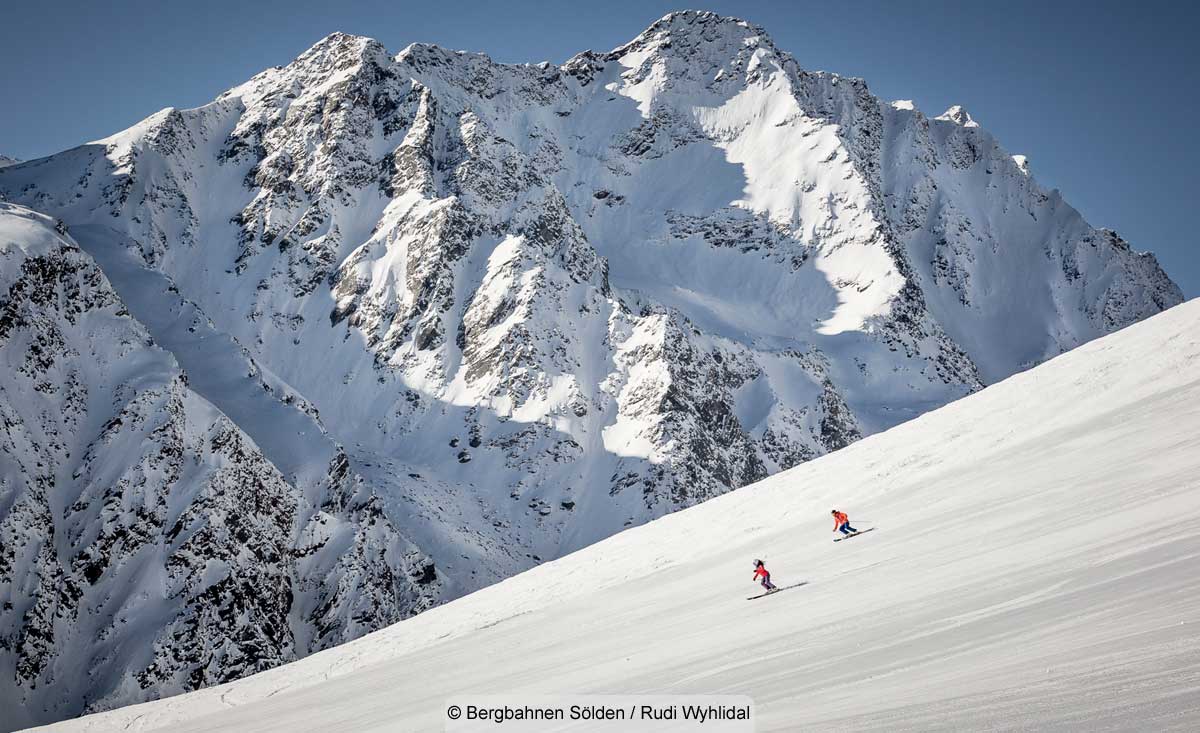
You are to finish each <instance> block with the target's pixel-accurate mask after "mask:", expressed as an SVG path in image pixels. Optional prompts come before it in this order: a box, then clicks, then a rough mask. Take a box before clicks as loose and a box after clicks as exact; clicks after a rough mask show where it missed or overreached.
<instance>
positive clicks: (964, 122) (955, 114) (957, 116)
mask: <svg viewBox="0 0 1200 733" xmlns="http://www.w3.org/2000/svg"><path fill="white" fill-rule="evenodd" d="M934 119H938V120H945V121H946V122H953V123H954V124H956V125H959V126H960V127H979V123H978V122H976V121H975V120H974V118H972V117H971V113H970V112H967V110H966V109H965V108H964V107H963V106H962V105H961V104H956V105H954V106H952V107H951V108H950V109H948V110H946V111H945V112H943V113H941V114H940V115H938V116H937V117H935V118H934Z"/></svg>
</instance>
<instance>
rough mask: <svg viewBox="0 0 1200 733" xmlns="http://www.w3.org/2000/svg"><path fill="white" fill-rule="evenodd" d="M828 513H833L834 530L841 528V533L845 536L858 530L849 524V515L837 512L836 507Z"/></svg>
mask: <svg viewBox="0 0 1200 733" xmlns="http://www.w3.org/2000/svg"><path fill="white" fill-rule="evenodd" d="M830 514H832V515H833V531H834V532H837V531H838V530H841V532H842V534H844V535H847V536H849V535H852V534H854V533H856V532H858V530H857V529H855V528H854V527H851V526H850V517H848V516H846V513H845V512H839V511H838V510H837V509H834V510H833V511H832V512H830Z"/></svg>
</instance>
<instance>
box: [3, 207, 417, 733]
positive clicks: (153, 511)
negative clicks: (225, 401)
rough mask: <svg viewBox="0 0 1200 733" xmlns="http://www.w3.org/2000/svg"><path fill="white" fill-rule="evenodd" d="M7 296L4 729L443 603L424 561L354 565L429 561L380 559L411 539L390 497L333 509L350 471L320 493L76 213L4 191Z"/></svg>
mask: <svg viewBox="0 0 1200 733" xmlns="http://www.w3.org/2000/svg"><path fill="white" fill-rule="evenodd" d="M0 294H2V296H0V364H3V366H4V368H3V369H2V370H0V419H2V420H3V423H4V426H5V430H4V431H3V434H0V608H2V609H3V610H2V611H0V651H2V652H3V653H0V675H3V679H4V680H5V684H4V685H3V686H0V708H2V709H3V710H4V711H5V712H4V716H3V717H4V723H5V726H6V728H9V729H11V727H13V726H20V725H27V724H31V723H34V722H38V721H45V720H53V719H56V718H61V717H64V716H69V715H75V714H78V713H80V712H82V711H84V710H88V709H103V708H104V707H107V706H110V705H112V704H113V703H114V702H118V703H119V702H125V701H128V700H130V699H138V698H139V697H145V696H146V692H145V691H146V690H152V691H154V692H156V693H157V694H163V693H171V692H178V691H182V690H185V689H194V688H195V687H198V686H203V685H206V684H213V683H216V682H221V681H226V680H230V679H235V678H237V677H240V676H242V675H245V674H248V673H252V672H256V671H261V670H263V669H268V668H270V667H273V666H276V665H278V664H280V663H282V662H285V661H288V660H291V659H295V658H296V657H297V655H298V654H301V653H303V652H304V651H307V650H308V649H309V648H320V646H321V644H319V643H316V642H313V641H310V638H311V637H313V636H314V635H315V634H318V633H319V634H322V635H324V634H332V635H333V639H344V638H346V637H345V636H342V634H344V633H345V631H344V630H343V629H344V627H349V628H350V629H353V628H354V624H358V623H363V622H364V618H362V617H361V614H362V613H363V609H362V604H363V603H365V602H367V601H368V600H374V601H375V602H376V603H384V604H387V605H385V607H387V606H388V605H390V606H394V605H396V604H397V603H403V604H404V605H405V610H410V609H411V608H412V604H414V603H416V604H419V603H421V602H422V600H421V594H422V593H424V594H425V600H424V602H425V603H428V602H429V599H430V598H432V597H434V594H436V592H437V588H436V583H435V584H434V587H433V588H424V587H422V586H421V585H419V582H420V580H419V579H418V577H419V574H420V571H419V569H418V568H413V570H414V571H416V572H415V573H414V579H413V580H409V579H407V578H405V577H404V576H401V577H400V578H398V579H390V580H383V579H380V578H375V579H370V580H367V581H364V580H363V579H361V578H359V577H356V576H357V575H359V574H362V573H375V572H378V570H377V568H379V567H381V566H382V567H384V568H389V569H390V568H395V569H396V570H400V571H404V570H405V569H406V564H412V563H413V562H414V558H401V557H399V556H396V557H393V558H391V560H392V562H391V563H380V562H379V561H376V560H374V558H373V557H372V553H389V554H391V553H398V552H404V551H405V550H406V549H409V551H411V549H410V548H408V547H407V546H406V545H405V544H404V543H403V541H401V540H400V539H399V538H398V537H397V536H396V535H395V531H394V530H391V529H390V528H389V526H388V525H387V523H386V521H381V520H380V518H378V517H377V516H375V514H376V513H375V512H374V510H370V509H367V510H364V509H353V508H351V507H350V506H336V505H331V504H332V498H333V497H336V496H337V495H338V492H339V491H341V492H344V493H349V494H350V495H352V494H353V489H352V488H351V487H352V483H353V477H352V476H345V477H344V480H343V482H342V483H341V484H333V485H330V486H328V487H326V493H327V495H328V496H329V498H328V499H326V504H325V505H324V506H314V505H312V504H311V502H310V500H309V499H308V498H307V497H306V496H304V494H303V493H301V492H300V491H298V490H297V489H296V488H295V487H293V486H292V485H290V484H289V483H288V482H287V481H286V480H285V479H284V477H283V476H281V475H280V473H279V471H278V470H277V469H276V467H275V466H274V465H272V464H271V463H270V462H269V461H268V460H267V459H266V458H265V457H264V456H263V455H262V453H261V452H260V451H259V449H258V447H257V446H256V445H255V444H254V443H253V442H252V441H251V440H250V438H249V437H248V436H247V435H246V434H245V433H244V432H242V431H241V430H240V429H239V428H238V427H237V426H236V425H235V424H234V423H233V422H231V421H230V420H229V419H228V418H227V417H226V416H225V415H222V414H221V413H220V412H219V411H218V410H216V409H215V408H214V407H213V406H212V405H211V404H210V403H209V402H207V401H206V400H204V399H203V398H202V397H200V396H198V395H197V394H196V393H195V392H194V391H192V390H191V389H190V388H189V386H188V382H189V379H188V376H187V375H185V374H184V373H183V372H181V371H180V369H179V366H178V365H177V363H176V362H175V359H174V358H173V357H172V356H171V354H170V353H168V352H166V351H164V350H163V349H161V348H159V347H158V346H156V345H155V344H154V342H153V341H152V340H151V339H150V337H149V336H148V335H147V334H146V332H145V330H144V329H143V328H142V327H141V325H140V324H138V323H137V322H136V321H134V320H132V319H131V318H130V317H129V314H128V311H127V309H126V308H125V306H124V304H123V303H122V302H121V300H120V298H119V297H118V296H117V294H116V293H115V292H114V291H113V289H112V288H111V286H110V285H109V283H108V281H107V279H106V278H105V276H104V274H103V273H102V272H101V270H100V268H99V267H97V266H96V264H95V262H93V261H92V259H91V258H90V257H89V256H88V255H86V254H84V253H83V252H81V251H80V250H79V249H78V247H77V246H76V245H75V243H74V242H73V241H71V239H70V237H69V236H68V235H67V234H66V232H65V229H64V228H63V227H62V225H61V224H59V225H57V226H56V225H55V222H54V221H53V220H51V219H49V218H48V217H45V216H42V215H40V214H36V213H33V212H31V211H29V210H28V209H23V208H21V207H17V206H13V205H11V204H4V203H0ZM335 470H336V471H340V472H342V473H343V474H344V473H345V471H346V469H345V466H344V459H342V466H341V467H340V468H338V467H334V468H333V469H331V474H332V473H333V472H334V471H335ZM414 581H415V582H414ZM351 591H353V595H354V597H353V598H346V597H345V595H346V594H348V593H350V592H351ZM405 594H408V597H405ZM375 596H378V598H375ZM374 612H378V611H374ZM398 617H399V616H398V615H393V616H392V617H391V618H390V619H384V620H385V621H386V620H395V619H396V618H398ZM359 633H361V631H354V632H352V633H351V634H350V636H356V635H358V634H359Z"/></svg>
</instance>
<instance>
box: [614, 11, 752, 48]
mask: <svg viewBox="0 0 1200 733" xmlns="http://www.w3.org/2000/svg"><path fill="white" fill-rule="evenodd" d="M731 42H732V43H733V44H736V45H738V46H742V45H766V46H771V47H773V44H772V43H771V39H770V37H768V36H767V34H766V31H764V30H763V29H762V28H760V27H758V26H756V25H754V24H752V23H749V22H747V21H745V20H742V19H741V18H735V17H732V16H727V15H718V14H717V13H714V12H711V11H708V10H679V11H676V12H673V13H667V14H666V15H664V16H663V17H661V18H659V19H658V20H656V21H654V23H652V24H650V27H649V28H647V29H646V30H644V31H642V32H641V33H639V34H638V35H637V37H636V38H634V39H633V40H632V41H630V42H629V43H627V44H625V45H624V46H621V47H619V48H617V49H614V50H613V52H612V55H613V56H623V55H625V54H626V53H629V52H631V51H639V50H647V51H650V50H657V49H664V48H669V47H671V46H672V45H674V44H682V45H685V46H694V45H699V44H702V43H703V44H706V45H707V44H713V43H720V44H722V45H729V44H730V43H731Z"/></svg>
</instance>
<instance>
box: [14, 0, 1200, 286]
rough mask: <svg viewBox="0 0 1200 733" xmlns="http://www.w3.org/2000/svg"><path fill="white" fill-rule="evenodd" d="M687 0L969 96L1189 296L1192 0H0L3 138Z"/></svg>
mask: <svg viewBox="0 0 1200 733" xmlns="http://www.w3.org/2000/svg"><path fill="white" fill-rule="evenodd" d="M683 7H697V8H703V9H709V10H715V11H717V12H721V13H725V14H729V15H737V16H739V17H743V18H746V19H748V20H750V21H752V22H754V23H757V24H759V25H762V26H764V27H765V28H766V30H767V31H768V33H769V34H770V35H771V37H772V38H774V40H775V42H776V44H777V45H778V46H779V47H781V48H783V49H785V50H788V51H790V52H792V53H793V54H794V55H795V56H796V58H797V60H798V61H799V62H800V64H801V65H802V66H804V67H805V68H810V69H827V70H830V71H836V72H839V73H843V74H849V75H852V76H861V77H863V78H865V79H866V80H867V83H868V84H869V86H870V87H871V89H872V90H873V91H874V92H875V93H876V94H878V95H880V96H881V97H883V98H885V99H912V100H914V101H915V102H916V104H917V106H918V107H920V108H921V109H922V110H924V111H925V112H927V113H929V114H932V115H936V114H939V113H940V112H941V111H942V110H944V109H945V108H946V107H948V106H950V105H951V104H962V105H963V106H965V107H966V108H967V109H968V110H969V111H970V112H971V114H972V116H974V117H975V119H976V120H978V121H979V122H980V123H981V124H982V125H983V126H985V127H987V128H988V129H989V130H991V131H992V132H994V133H995V134H996V135H997V137H998V138H999V139H1000V141H1001V142H1002V143H1003V144H1004V146H1005V147H1006V148H1008V150H1009V151H1010V152H1013V153H1024V154H1026V155H1028V156H1029V158H1030V161H1031V165H1032V166H1033V172H1034V175H1035V176H1036V177H1037V178H1038V180H1039V181H1041V182H1042V183H1043V185H1046V186H1052V187H1057V188H1060V189H1061V190H1062V191H1063V194H1064V196H1065V197H1066V198H1067V200H1068V201H1069V202H1071V203H1072V204H1073V205H1074V206H1075V207H1076V208H1078V209H1080V210H1081V211H1082V212H1083V213H1084V215H1085V216H1086V217H1087V218H1088V220H1089V221H1091V222H1092V224H1094V225H1097V226H1106V227H1110V228H1113V229H1116V230H1117V231H1118V232H1120V233H1121V235H1122V236H1124V237H1125V238H1126V239H1128V240H1129V241H1130V242H1131V243H1132V244H1133V246H1134V247H1135V248H1136V249H1142V250H1146V249H1148V250H1151V251H1153V252H1154V253H1155V254H1156V255H1158V257H1159V260H1160V261H1161V262H1162V263H1163V266H1164V267H1165V268H1166V270H1167V272H1168V273H1169V274H1170V275H1171V276H1172V277H1173V278H1174V279H1175V281H1176V282H1178V283H1179V284H1180V286H1181V287H1183V289H1184V292H1185V293H1186V294H1187V295H1188V296H1189V297H1194V296H1196V295H1200V237H1198V236H1197V233H1196V232H1197V228H1196V226H1195V225H1194V224H1193V219H1192V216H1193V215H1194V214H1195V213H1196V211H1195V210H1196V208H1197V206H1198V204H1200V183H1198V181H1197V178H1198V174H1200V142H1198V140H1200V135H1198V133H1197V131H1196V130H1195V125H1196V121H1197V120H1198V119H1200V94H1198V91H1200V50H1197V49H1198V48H1200V43H1196V41H1195V38H1194V32H1195V29H1196V28H1197V27H1200V8H1198V7H1196V6H1193V5H1192V4H1191V3H1169V2H1148V1H1144V2H1138V3H1130V2H1105V1H1104V0H1096V1H1094V2H1071V1H1063V0H1059V1H1057V2H1054V3H1045V2H1027V1H1025V0H1010V1H1008V2H1005V3H990V2H983V1H982V0H974V1H969V2H937V1H933V0H924V1H916V0H914V1H913V2H900V1H896V2H884V1H878V2H865V1H863V2H858V1H854V0H849V1H845V0H843V1H842V2H837V3H830V2H793V3H765V2H741V3H732V2H706V3H703V4H699V3H692V4H680V3H660V2H651V1H646V0H643V1H641V2H626V1H624V0H605V1H604V2H588V3H566V2H562V3H550V2H532V1H522V0H510V1H509V2H491V3H483V2H479V3H475V2H450V1H447V2H442V3H429V2H422V3H413V2H404V1H401V0H388V1H387V2H351V1H349V0H347V1H346V2H329V1H328V0H322V1H321V2H311V1H310V0H289V1H288V2H282V1H279V0H258V1H250V0H243V1H242V2H226V1H225V0H209V1H207V2H174V1H169V2H163V1H162V0H156V1H155V2H146V1H143V0H128V1H125V2H119V1H113V2H88V3H83V2H79V3H69V2H20V3H10V4H8V6H7V7H6V8H5V10H4V13H3V15H2V16H0V153H4V154H7V155H12V156H16V157H19V158H32V157H37V156H41V155H47V154H49V153H53V152H55V151H58V150H61V149H64V148H68V147H71V146H73V145H77V144H79V143H81V142H85V141H87V140H92V139H95V138H98V137H104V136H106V135H109V134H111V133H113V132H116V131H117V130H120V129H123V128H125V127H128V126H129V125H131V124H133V123H134V122H136V121H138V120H140V119H142V118H144V117H146V116H147V115H149V114H151V113H153V112H155V111H157V110H159V109H161V108H163V107H167V106H176V107H192V106H197V105H200V104H203V103H205V102H207V101H209V100H210V99H212V98H213V97H215V96H216V95H217V94H219V93H220V92H222V91H224V90H225V89H227V88H229V87H231V86H233V85H235V84H237V83H239V82H241V81H243V80H245V79H246V78H248V77H250V76H251V75H253V74H255V73H257V72H258V71H261V70H262V69H264V68H266V67H268V66H274V65H278V64H284V63H287V62H288V61H290V60H291V59H292V58H294V57H295V56H296V55H298V54H299V53H300V52H302V51H303V50H304V49H305V48H307V47H308V46H310V45H312V44H313V43H314V42H316V41H317V40H318V39H320V38H321V37H323V36H325V35H326V34H328V33H330V32H332V31H335V30H342V31H347V32H350V33H357V34H361V35H367V36H371V37H373V38H377V39H379V40H380V41H382V42H383V43H384V45H386V46H387V47H388V48H389V49H390V50H392V51H393V52H394V51H399V50H400V49H401V48H403V47H404V46H406V45H407V44H409V43H411V42H413V41H424V42H431V43H438V44H441V45H444V46H448V47H451V48H458V49H466V50H471V51H483V52H486V53H488V54H490V55H491V56H492V57H493V58H496V59H497V60H500V61H507V62H525V61H530V62H536V61H543V60H548V61H552V62H561V61H563V60H565V59H566V58H568V57H570V56H571V55H573V54H574V53H576V52H577V51H581V50H583V49H586V48H592V49H597V50H607V49H610V48H612V47H614V46H617V45H620V44H621V43H623V42H625V41H627V40H629V39H630V38H632V37H633V36H634V35H636V34H637V33H638V32H640V31H641V30H643V29H644V28H645V27H646V26H647V25H649V24H650V23H651V22H653V21H654V20H655V19H656V18H658V17H660V16H662V15H663V14H665V13H667V12H669V11H671V10H676V9H680V8H683Z"/></svg>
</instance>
